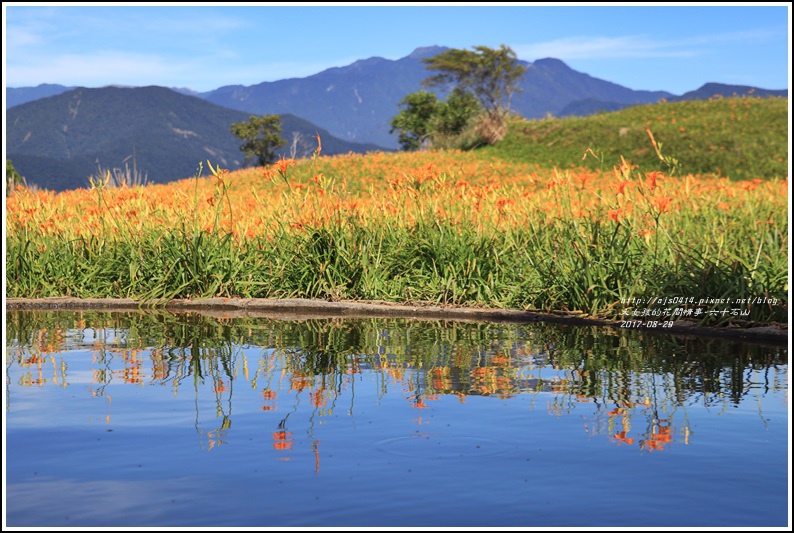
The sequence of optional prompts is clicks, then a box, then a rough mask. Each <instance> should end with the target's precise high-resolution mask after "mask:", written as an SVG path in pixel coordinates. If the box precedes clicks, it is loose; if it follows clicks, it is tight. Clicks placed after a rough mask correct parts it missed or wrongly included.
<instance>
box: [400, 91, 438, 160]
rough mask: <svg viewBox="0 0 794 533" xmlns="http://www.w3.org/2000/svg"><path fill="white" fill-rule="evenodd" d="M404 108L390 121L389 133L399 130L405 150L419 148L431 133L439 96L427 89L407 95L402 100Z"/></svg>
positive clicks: (401, 144)
mask: <svg viewBox="0 0 794 533" xmlns="http://www.w3.org/2000/svg"><path fill="white" fill-rule="evenodd" d="M400 106H401V107H402V108H403V110H402V111H400V113H399V114H398V115H397V116H395V117H394V118H393V119H392V121H391V122H390V123H389V124H390V125H391V130H389V133H394V132H398V139H399V141H400V146H402V148H403V150H408V151H411V150H418V149H420V148H422V145H423V144H424V143H425V141H426V140H427V138H428V136H429V135H430V134H431V128H432V125H431V120H432V118H433V116H434V115H435V114H436V109H437V107H438V98H436V95H435V94H433V93H431V92H427V91H418V92H415V93H411V94H408V95H406V96H405V98H403V99H402V101H401V102H400Z"/></svg>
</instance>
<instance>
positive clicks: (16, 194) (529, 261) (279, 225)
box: [6, 151, 788, 324]
mask: <svg viewBox="0 0 794 533" xmlns="http://www.w3.org/2000/svg"><path fill="white" fill-rule="evenodd" d="M207 166H209V168H210V170H212V174H211V175H209V176H204V177H195V178H189V179H184V180H182V181H178V182H172V183H169V184H166V185H147V186H144V187H126V186H121V187H110V186H108V185H109V184H107V183H104V182H102V181H101V180H100V181H94V182H93V187H92V188H90V189H80V190H74V191H67V192H62V193H59V194H55V193H52V192H45V191H34V192H31V191H29V190H27V189H17V190H15V191H13V192H12V193H11V195H10V196H9V197H8V198H7V206H6V222H7V226H6V239H7V250H8V253H7V255H6V268H7V270H6V281H7V296H8V297H44V296H67V295H68V296H77V297H125V298H139V299H144V300H154V299H163V298H165V299H170V298H199V297H209V296H220V297H233V296H234V297H254V298H279V297H304V298H323V299H331V300H340V299H347V300H387V301H396V302H414V303H419V302H432V303H436V304H458V305H477V306H488V307H507V308H518V309H540V310H562V311H581V312H583V313H585V314H589V315H593V316H603V317H611V318H631V317H633V316H634V317H640V318H646V319H647V318H648V317H647V316H646V317H641V314H640V313H642V312H643V309H646V310H647V309H652V310H654V313H656V314H655V315H653V316H654V317H655V319H658V320H662V319H664V318H668V319H678V318H680V317H683V316H689V318H690V319H696V320H699V321H701V322H704V323H722V324H725V323H728V322H739V321H744V322H747V321H750V322H753V321H771V320H775V321H783V322H785V321H787V317H788V307H787V304H788V297H787V293H788V200H787V194H788V181H787V180H786V179H765V180H761V179H754V180H747V181H730V180H728V179H726V178H715V177H703V176H697V175H683V176H674V177H672V176H669V175H667V174H665V173H663V172H660V171H658V170H646V169H642V168H637V167H636V166H634V165H632V164H631V163H630V162H629V161H626V160H625V159H624V160H622V163H621V164H620V165H618V166H617V167H615V168H612V169H608V170H604V171H594V170H587V169H575V168H574V169H565V170H558V169H551V170H549V169H542V168H540V167H539V166H537V165H533V164H528V163H519V162H506V161H503V160H500V159H496V158H490V159H488V158H486V157H485V156H483V155H482V154H478V153H477V152H460V151H424V152H414V153H374V154H369V155H365V156H362V155H346V156H332V157H325V156H317V154H315V157H312V158H308V159H302V160H290V159H283V160H281V161H278V162H277V163H276V164H274V165H271V166H269V167H266V168H261V167H260V168H249V169H245V170H240V171H236V172H227V171H225V170H222V169H219V168H218V167H216V166H215V163H214V162H207V164H206V165H204V164H203V165H202V167H203V168H207ZM197 175H198V173H197ZM654 299H657V300H656V302H657V303H658V302H661V301H663V300H664V299H667V301H670V299H675V301H676V305H675V306H674V307H671V306H670V305H661V304H659V305H656V304H655V303H653V300H654ZM728 299H729V300H730V301H731V302H736V301H742V302H743V303H742V304H740V305H733V304H732V305H729V306H728V310H729V311H728V312H727V313H725V312H722V310H723V309H725V308H726V306H725V305H724V303H725V301H726V300H728ZM718 300H722V303H720V302H718ZM709 302H712V303H709ZM713 302H717V303H716V304H714V303H713ZM759 302H761V303H759ZM737 307H738V308H739V309H740V310H739V312H737V311H736V309H737ZM715 310H718V311H719V312H718V313H715V312H714V311H715Z"/></svg>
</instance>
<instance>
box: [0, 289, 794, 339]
mask: <svg viewBox="0 0 794 533" xmlns="http://www.w3.org/2000/svg"><path fill="white" fill-rule="evenodd" d="M34 309H37V310H56V309H62V310H75V311H79V310H89V309H90V310H97V311H102V310H106V311H141V310H145V309H166V310H168V311H170V312H172V313H200V314H202V315H207V316H214V317H218V318H221V317H223V318H237V317H251V318H256V317H262V318H272V319H282V320H305V319H309V318H332V317H346V318H376V317H402V318H417V319H434V320H456V321H469V322H502V323H518V324H520V323H530V322H554V323H562V324H570V325H582V326H593V325H595V326H605V327H613V328H618V329H621V328H622V329H626V328H629V327H630V328H632V329H640V330H642V331H647V332H650V333H657V334H668V335H684V336H705V337H718V338H724V339H733V340H744V341H748V342H763V343H771V344H775V345H786V344H788V325H787V324H781V323H770V324H765V325H751V326H748V327H742V326H740V325H736V324H732V325H729V326H722V327H704V326H699V325H698V324H697V323H695V322H692V321H688V320H676V321H675V322H673V324H672V326H670V327H661V324H662V321H658V322H656V327H653V324H651V323H649V322H647V321H646V322H640V321H637V320H625V321H620V320H603V319H597V318H591V317H587V316H586V315H583V314H581V313H564V312H551V313H546V312H541V311H522V310H517V309H489V308H477V307H457V306H441V305H433V304H413V305H406V304H395V303H389V302H359V301H349V302H348V301H343V302H329V301H325V300H305V299H256V298H255V299H242V298H207V299H203V300H170V301H150V302H145V303H142V302H140V301H138V300H132V299H112V298H107V299H103V298H40V299H28V298H8V299H6V310H7V311H14V310H34Z"/></svg>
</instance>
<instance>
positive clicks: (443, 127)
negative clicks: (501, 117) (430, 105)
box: [431, 88, 482, 136]
mask: <svg viewBox="0 0 794 533" xmlns="http://www.w3.org/2000/svg"><path fill="white" fill-rule="evenodd" d="M480 113H482V106H481V105H480V102H479V101H477V98H475V96H474V95H473V94H471V93H470V92H467V91H463V90H461V89H459V88H456V89H455V90H453V91H452V92H451V93H450V95H449V96H447V99H446V101H444V102H440V103H439V105H438V106H437V107H436V110H435V115H434V116H433V120H432V125H431V126H432V127H431V129H432V130H433V132H434V133H437V134H441V135H450V136H453V135H460V134H461V133H462V132H463V131H464V130H465V129H466V127H467V126H468V125H469V124H470V123H471V122H472V120H473V119H474V118H475V117H476V116H478V115H479V114H480Z"/></svg>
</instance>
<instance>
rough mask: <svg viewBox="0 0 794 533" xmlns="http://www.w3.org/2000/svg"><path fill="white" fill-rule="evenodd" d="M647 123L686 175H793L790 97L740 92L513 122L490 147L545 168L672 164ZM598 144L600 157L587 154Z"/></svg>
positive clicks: (493, 152) (495, 153)
mask: <svg viewBox="0 0 794 533" xmlns="http://www.w3.org/2000/svg"><path fill="white" fill-rule="evenodd" d="M646 128H648V129H650V131H651V132H652V133H653V136H654V138H655V139H656V142H657V143H660V144H661V150H662V153H663V154H664V155H667V156H672V157H674V158H676V159H677V160H678V162H679V164H680V168H679V173H681V174H690V173H691V174H714V175H719V176H724V177H728V178H731V179H752V178H772V177H787V176H788V131H789V126H788V99H787V98H780V97H772V98H760V97H735V98H733V97H732V98H721V99H711V100H707V101H685V102H663V103H658V104H650V105H642V106H634V107H629V108H626V109H623V110H620V111H615V112H612V113H602V114H598V115H593V116H589V117H570V118H559V119H558V118H548V119H542V120H532V121H527V120H523V119H517V120H514V121H512V122H511V124H510V129H509V134H508V136H507V137H505V139H504V140H503V141H502V142H500V143H498V144H496V145H494V146H489V147H486V148H483V149H481V150H480V153H481V154H482V155H483V156H485V157H498V158H503V159H508V160H517V161H526V162H532V163H536V164H538V165H539V166H541V167H545V168H548V167H552V166H556V167H561V168H565V167H580V166H585V167H588V168H592V169H597V168H606V169H608V168H612V167H613V166H615V165H616V164H618V163H619V162H620V156H621V155H622V156H623V157H625V158H626V159H627V160H629V161H630V162H632V163H634V164H637V165H640V166H641V167H642V168H647V169H651V168H658V169H660V170H666V167H665V166H664V165H663V164H661V161H660V160H659V158H658V156H657V155H656V152H655V150H654V148H653V145H652V143H651V142H650V138H649V136H648V133H647V132H646ZM588 150H591V151H592V153H594V154H596V155H598V157H599V158H600V161H599V159H596V158H595V157H592V156H591V153H588V155H587V157H586V158H585V160H584V161H582V157H583V156H584V154H585V152H587V151H588Z"/></svg>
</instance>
